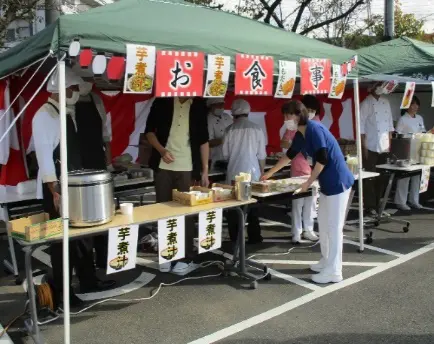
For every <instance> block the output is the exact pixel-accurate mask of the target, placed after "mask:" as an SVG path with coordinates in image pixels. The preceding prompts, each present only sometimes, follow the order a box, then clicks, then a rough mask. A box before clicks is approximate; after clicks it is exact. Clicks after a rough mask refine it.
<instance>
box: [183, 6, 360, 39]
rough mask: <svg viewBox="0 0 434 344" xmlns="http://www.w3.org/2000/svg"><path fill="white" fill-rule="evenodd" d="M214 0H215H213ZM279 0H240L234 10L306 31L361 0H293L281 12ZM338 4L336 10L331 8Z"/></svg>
mask: <svg viewBox="0 0 434 344" xmlns="http://www.w3.org/2000/svg"><path fill="white" fill-rule="evenodd" d="M186 1H189V2H192V3H194V4H199V5H203V6H208V7H210V6H209V4H212V6H214V8H215V7H216V6H218V5H216V2H215V1H213V0H186ZM217 1H218V0H217ZM282 2H283V0H240V1H239V4H238V5H237V6H235V10H232V11H230V12H234V13H237V14H240V15H243V16H246V17H249V18H252V19H255V20H260V21H263V22H264V23H267V24H271V25H275V26H278V27H280V28H282V29H286V30H288V31H292V32H297V33H299V34H301V35H307V34H309V33H312V32H313V31H315V30H317V29H320V28H323V27H325V26H329V25H331V24H333V23H335V22H339V21H341V20H344V19H346V18H347V17H348V16H350V15H351V14H353V13H355V11H356V10H357V9H359V8H361V7H362V6H363V5H364V4H365V1H364V0H297V6H296V8H295V10H294V11H293V12H292V13H289V14H284V13H283V12H282V8H281V5H282ZM337 7H339V9H340V11H334V12H333V10H332V9H335V8H337Z"/></svg>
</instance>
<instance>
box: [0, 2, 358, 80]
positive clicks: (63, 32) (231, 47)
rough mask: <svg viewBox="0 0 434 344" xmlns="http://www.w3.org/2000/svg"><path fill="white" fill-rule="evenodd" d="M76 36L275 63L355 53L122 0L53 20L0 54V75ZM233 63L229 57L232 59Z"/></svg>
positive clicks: (256, 25)
mask: <svg viewBox="0 0 434 344" xmlns="http://www.w3.org/2000/svg"><path fill="white" fill-rule="evenodd" d="M76 38H79V39H80V43H81V45H82V46H86V47H91V48H92V49H95V50H97V51H101V52H109V53H125V44H126V43H135V44H145V45H153V46H156V47H157V49H165V50H187V51H202V52H205V53H212V54H222V55H229V56H231V57H234V56H235V54H236V53H245V54H254V55H268V56H272V57H273V58H274V61H275V73H276V74H277V73H278V60H289V61H299V59H300V58H302V57H311V58H330V59H331V60H332V61H333V62H334V63H338V64H341V63H343V62H345V61H348V60H349V59H350V58H351V56H353V55H354V52H353V51H351V50H347V49H343V48H339V47H335V46H332V45H329V44H327V43H323V42H320V41H317V40H315V39H310V38H307V37H304V36H300V35H297V34H295V33H292V32H288V31H285V30H282V29H279V28H276V27H273V26H270V25H266V24H264V23H260V22H258V21H255V20H251V19H248V18H244V17H240V16H237V15H234V14H230V13H226V12H222V11H218V10H212V9H209V8H205V7H201V6H197V5H193V4H191V3H187V2H184V1H177V0H171V1H152V0H122V1H119V2H116V3H114V4H111V5H107V6H102V7H99V8H96V9H92V10H90V11H88V12H85V13H81V14H77V15H65V16H61V17H60V18H59V19H58V20H57V22H56V23H54V24H53V25H51V26H49V27H47V28H46V29H45V30H43V31H42V32H40V33H39V34H37V35H35V36H33V37H31V38H29V39H28V40H26V41H25V42H23V43H21V44H20V45H18V46H16V47H14V48H12V49H10V50H8V51H7V52H5V53H3V54H1V55H0V77H2V76H5V75H7V74H9V73H11V72H14V71H16V70H18V69H20V68H23V67H25V66H27V65H28V64H30V63H31V62H34V61H35V60H37V59H38V58H41V57H43V56H45V55H46V54H47V53H48V52H49V51H50V50H52V51H53V52H55V53H56V52H58V51H67V49H68V47H69V45H70V43H71V42H72V41H73V40H74V39H76ZM232 63H234V59H232Z"/></svg>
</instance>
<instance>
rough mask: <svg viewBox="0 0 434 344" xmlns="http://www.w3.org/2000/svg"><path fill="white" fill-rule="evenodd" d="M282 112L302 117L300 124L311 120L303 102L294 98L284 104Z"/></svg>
mask: <svg viewBox="0 0 434 344" xmlns="http://www.w3.org/2000/svg"><path fill="white" fill-rule="evenodd" d="M282 114H284V115H296V116H297V117H299V118H300V120H299V121H298V125H306V124H307V121H308V120H309V113H308V112H307V109H306V107H305V106H304V105H303V103H302V102H299V101H296V100H293V101H290V102H288V103H285V104H283V105H282Z"/></svg>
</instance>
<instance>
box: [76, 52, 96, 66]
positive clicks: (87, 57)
mask: <svg viewBox="0 0 434 344" xmlns="http://www.w3.org/2000/svg"><path fill="white" fill-rule="evenodd" d="M92 58H93V54H92V49H89V48H84V49H83V50H81V52H80V58H79V63H80V66H81V68H88V67H89V66H90V65H91V63H92Z"/></svg>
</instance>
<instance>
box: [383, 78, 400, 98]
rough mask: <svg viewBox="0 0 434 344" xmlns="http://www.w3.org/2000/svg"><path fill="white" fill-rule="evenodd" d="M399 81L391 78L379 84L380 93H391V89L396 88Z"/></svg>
mask: <svg viewBox="0 0 434 344" xmlns="http://www.w3.org/2000/svg"><path fill="white" fill-rule="evenodd" d="M398 85H399V82H398V81H396V80H392V81H385V82H383V83H382V84H381V86H380V87H381V91H382V93H381V94H385V95H387V94H391V93H393V91H395V90H396V88H397V87H398Z"/></svg>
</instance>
